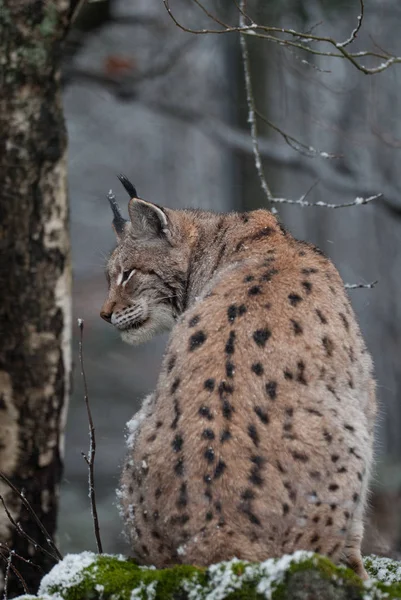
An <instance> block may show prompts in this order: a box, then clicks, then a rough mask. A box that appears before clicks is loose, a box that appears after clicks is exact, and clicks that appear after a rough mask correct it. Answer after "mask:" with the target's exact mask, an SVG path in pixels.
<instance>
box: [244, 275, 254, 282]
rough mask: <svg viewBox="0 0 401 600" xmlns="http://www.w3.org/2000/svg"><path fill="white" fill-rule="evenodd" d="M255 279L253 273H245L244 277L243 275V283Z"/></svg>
mask: <svg viewBox="0 0 401 600" xmlns="http://www.w3.org/2000/svg"><path fill="white" fill-rule="evenodd" d="M254 279H255V277H254V276H253V275H247V276H246V277H244V283H249V282H250V281H253V280H254Z"/></svg>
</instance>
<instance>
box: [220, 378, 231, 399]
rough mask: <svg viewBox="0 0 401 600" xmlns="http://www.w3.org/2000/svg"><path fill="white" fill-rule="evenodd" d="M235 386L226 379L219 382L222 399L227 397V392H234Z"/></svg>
mask: <svg viewBox="0 0 401 600" xmlns="http://www.w3.org/2000/svg"><path fill="white" fill-rule="evenodd" d="M233 391H234V387H233V386H232V385H231V384H230V383H227V382H226V381H221V382H220V384H219V396H220V398H221V399H223V398H225V397H226V396H227V394H232V393H233Z"/></svg>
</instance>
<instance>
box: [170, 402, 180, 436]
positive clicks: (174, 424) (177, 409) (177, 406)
mask: <svg viewBox="0 0 401 600" xmlns="http://www.w3.org/2000/svg"><path fill="white" fill-rule="evenodd" d="M180 417H181V409H180V404H179V402H178V400H177V398H174V419H173V422H172V423H171V429H176V427H177V424H178V420H179V418H180Z"/></svg>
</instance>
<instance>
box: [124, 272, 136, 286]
mask: <svg viewBox="0 0 401 600" xmlns="http://www.w3.org/2000/svg"><path fill="white" fill-rule="evenodd" d="M134 273H135V269H124V271H123V272H122V275H121V283H122V284H123V285H124V284H126V283H127V281H128V280H129V279H131V276H132V275H133V274H134Z"/></svg>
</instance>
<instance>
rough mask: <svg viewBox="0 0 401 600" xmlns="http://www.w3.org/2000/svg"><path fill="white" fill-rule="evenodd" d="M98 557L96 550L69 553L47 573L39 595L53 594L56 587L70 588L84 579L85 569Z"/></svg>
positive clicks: (61, 589) (61, 590) (60, 590)
mask: <svg viewBox="0 0 401 600" xmlns="http://www.w3.org/2000/svg"><path fill="white" fill-rule="evenodd" d="M96 558H97V554H95V553H94V552H82V553H81V554H67V556H65V558H64V559H63V560H62V561H61V562H59V563H57V565H55V566H54V567H53V569H52V570H51V571H50V573H48V574H47V575H45V576H44V577H43V579H42V581H41V584H40V587H39V595H42V594H51V593H52V591H53V590H54V588H55V587H56V588H57V590H58V591H59V592H61V593H62V592H63V591H64V590H68V588H71V587H73V586H74V585H76V584H77V583H80V582H81V581H82V579H83V573H82V572H83V570H84V569H85V568H86V567H89V566H90V565H92V564H93V563H94V562H95V561H96Z"/></svg>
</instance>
